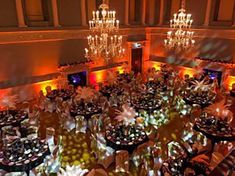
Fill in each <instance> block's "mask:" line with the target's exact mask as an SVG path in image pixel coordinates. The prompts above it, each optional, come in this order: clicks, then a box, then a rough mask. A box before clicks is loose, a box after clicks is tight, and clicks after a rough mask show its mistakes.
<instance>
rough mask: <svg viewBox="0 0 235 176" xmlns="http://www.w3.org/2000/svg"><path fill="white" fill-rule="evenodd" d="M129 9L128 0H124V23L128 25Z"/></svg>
mask: <svg viewBox="0 0 235 176" xmlns="http://www.w3.org/2000/svg"><path fill="white" fill-rule="evenodd" d="M129 9H130V0H125V21H124V24H125V25H129V13H130V12H129Z"/></svg>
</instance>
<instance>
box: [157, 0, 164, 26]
mask: <svg viewBox="0 0 235 176" xmlns="http://www.w3.org/2000/svg"><path fill="white" fill-rule="evenodd" d="M163 21H164V0H161V1H160V15H159V23H158V25H163Z"/></svg>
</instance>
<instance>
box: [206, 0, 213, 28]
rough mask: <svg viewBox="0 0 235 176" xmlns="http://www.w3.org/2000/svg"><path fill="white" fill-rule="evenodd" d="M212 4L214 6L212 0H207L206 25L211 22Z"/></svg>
mask: <svg viewBox="0 0 235 176" xmlns="http://www.w3.org/2000/svg"><path fill="white" fill-rule="evenodd" d="M211 6H212V0H207V5H206V16H205V21H204V26H209V24H210V16H211Z"/></svg>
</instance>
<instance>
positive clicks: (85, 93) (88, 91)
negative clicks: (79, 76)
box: [75, 87, 95, 101]
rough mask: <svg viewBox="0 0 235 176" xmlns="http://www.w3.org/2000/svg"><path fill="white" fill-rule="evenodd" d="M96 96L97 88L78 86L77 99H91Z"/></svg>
mask: <svg viewBox="0 0 235 176" xmlns="http://www.w3.org/2000/svg"><path fill="white" fill-rule="evenodd" d="M94 96H95V90H94V89H92V88H89V87H78V88H77V96H76V97H75V99H76V100H81V99H84V100H85V101H89V100H91V99H93V98H94Z"/></svg>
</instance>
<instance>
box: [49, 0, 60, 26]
mask: <svg viewBox="0 0 235 176" xmlns="http://www.w3.org/2000/svg"><path fill="white" fill-rule="evenodd" d="M51 4H52V16H53V24H54V27H60V24H59V16H58V5H57V0H51Z"/></svg>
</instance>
